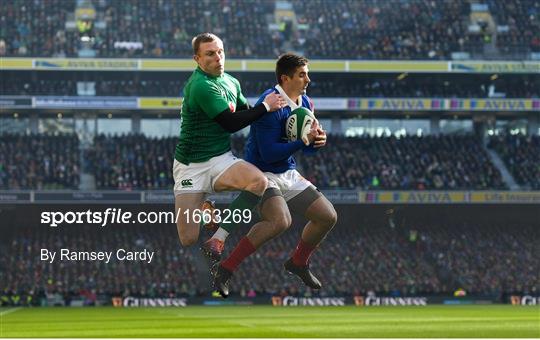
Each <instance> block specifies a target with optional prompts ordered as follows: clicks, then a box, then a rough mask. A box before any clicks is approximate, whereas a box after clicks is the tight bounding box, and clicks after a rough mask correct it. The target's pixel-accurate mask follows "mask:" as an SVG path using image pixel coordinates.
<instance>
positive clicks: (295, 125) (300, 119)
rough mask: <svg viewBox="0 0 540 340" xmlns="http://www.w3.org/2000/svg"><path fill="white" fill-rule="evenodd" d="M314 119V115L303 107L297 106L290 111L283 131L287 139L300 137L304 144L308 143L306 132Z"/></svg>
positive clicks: (292, 140)
mask: <svg viewBox="0 0 540 340" xmlns="http://www.w3.org/2000/svg"><path fill="white" fill-rule="evenodd" d="M314 121H315V115H313V113H312V112H311V111H310V110H308V109H306V108H305V107H299V108H297V109H295V110H293V111H292V112H291V115H290V116H289V118H287V122H286V124H285V133H286V134H287V140H288V141H289V142H294V141H295V140H297V139H301V140H302V141H303V142H304V144H306V145H309V139H308V134H309V132H310V131H311V125H312V124H313V122H314Z"/></svg>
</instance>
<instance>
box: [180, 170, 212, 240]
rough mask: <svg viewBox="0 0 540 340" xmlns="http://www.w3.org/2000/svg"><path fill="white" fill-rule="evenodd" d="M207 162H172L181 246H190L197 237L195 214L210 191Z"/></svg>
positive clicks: (197, 229) (197, 226)
mask: <svg viewBox="0 0 540 340" xmlns="http://www.w3.org/2000/svg"><path fill="white" fill-rule="evenodd" d="M208 166H209V164H207V163H206V162H203V163H192V164H189V165H186V164H182V163H180V162H178V161H177V160H175V161H174V164H173V179H174V197H175V199H174V205H175V209H174V214H175V218H176V227H177V230H178V237H179V238H180V243H182V245H183V246H190V245H193V244H194V243H196V242H197V240H198V239H199V229H200V226H199V223H195V221H197V222H199V221H198V219H195V218H194V217H195V215H197V214H198V213H199V210H200V209H201V207H202V203H203V201H204V198H205V196H206V193H207V192H209V191H211V178H210V176H209V175H208V174H207V167H208Z"/></svg>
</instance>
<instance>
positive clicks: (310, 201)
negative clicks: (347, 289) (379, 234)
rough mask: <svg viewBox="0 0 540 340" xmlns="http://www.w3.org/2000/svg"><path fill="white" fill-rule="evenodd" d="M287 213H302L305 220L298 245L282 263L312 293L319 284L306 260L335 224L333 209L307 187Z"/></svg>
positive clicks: (320, 195) (313, 190)
mask: <svg viewBox="0 0 540 340" xmlns="http://www.w3.org/2000/svg"><path fill="white" fill-rule="evenodd" d="M288 203H289V207H290V209H291V211H297V212H304V216H305V217H306V218H307V219H308V220H309V221H308V223H307V224H306V226H305V227H304V230H303V231H302V236H301V238H300V240H299V241H298V244H297V246H296V249H295V250H294V252H293V255H292V257H291V258H290V259H289V260H287V262H285V264H284V267H285V269H286V270H287V271H288V272H290V273H293V274H295V275H297V276H299V277H300V278H301V279H302V281H304V283H305V284H306V285H307V286H309V287H311V288H314V289H319V288H321V283H320V281H319V280H318V279H317V278H316V277H315V276H314V275H313V274H312V273H311V271H310V269H309V258H310V257H311V255H312V254H313V252H314V251H315V249H316V248H317V247H318V246H319V244H320V243H321V242H322V241H323V240H324V238H325V237H326V235H327V234H328V232H329V231H330V230H331V229H332V228H333V227H334V225H335V224H336V222H337V213H336V211H335V209H334V206H333V205H332V203H330V201H328V199H326V197H324V196H323V195H322V194H321V193H320V192H319V191H318V190H317V189H315V187H313V186H310V187H308V188H306V189H305V190H304V191H302V192H301V193H300V194H298V195H296V196H295V197H294V198H292V199H291V200H290V201H289V202H288Z"/></svg>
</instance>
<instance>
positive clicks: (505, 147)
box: [488, 134, 540, 190]
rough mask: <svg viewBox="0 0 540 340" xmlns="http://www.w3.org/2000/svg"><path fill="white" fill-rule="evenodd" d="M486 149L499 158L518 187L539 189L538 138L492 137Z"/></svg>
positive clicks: (539, 155)
mask: <svg viewBox="0 0 540 340" xmlns="http://www.w3.org/2000/svg"><path fill="white" fill-rule="evenodd" d="M488 147H489V148H491V149H494V150H495V151H496V152H497V153H498V154H499V155H500V156H501V158H502V159H503V161H504V163H505V164H506V167H507V168H508V169H509V170H510V172H511V173H512V175H513V176H514V178H515V180H516V181H517V183H518V184H519V185H522V186H525V187H528V188H529V189H532V190H539V189H540V136H523V135H511V134H508V135H505V136H497V137H492V138H490V140H489V144H488Z"/></svg>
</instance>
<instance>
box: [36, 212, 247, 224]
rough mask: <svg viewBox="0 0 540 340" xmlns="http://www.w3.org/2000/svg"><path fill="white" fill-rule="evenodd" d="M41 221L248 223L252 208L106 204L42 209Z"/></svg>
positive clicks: (75, 222)
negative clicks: (96, 207) (138, 208)
mask: <svg viewBox="0 0 540 340" xmlns="http://www.w3.org/2000/svg"><path fill="white" fill-rule="evenodd" d="M40 218H41V220H40V223H41V224H45V225H48V226H49V227H58V226H60V225H63V224H85V225H87V224H96V225H98V226H100V227H105V226H107V225H109V224H147V223H150V224H167V223H175V224H177V223H178V221H179V220H180V219H183V220H184V221H185V222H186V223H197V224H201V223H202V224H209V223H211V222H214V223H235V224H238V223H249V222H251V219H252V212H251V210H249V209H233V210H231V209H222V210H220V209H214V210H213V211H210V210H201V209H193V210H190V209H185V210H181V209H178V210H177V211H176V213H175V212H172V211H139V212H136V213H133V212H131V211H125V210H123V209H122V208H107V209H105V210H104V211H100V210H98V211H96V210H91V209H88V210H86V211H42V212H41V215H40Z"/></svg>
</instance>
